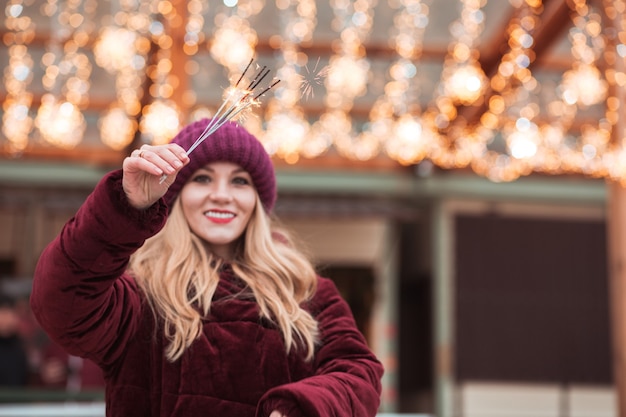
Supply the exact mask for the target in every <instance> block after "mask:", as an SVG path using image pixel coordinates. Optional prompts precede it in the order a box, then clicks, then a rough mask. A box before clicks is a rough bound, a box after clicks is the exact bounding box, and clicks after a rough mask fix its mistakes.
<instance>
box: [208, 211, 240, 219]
mask: <svg viewBox="0 0 626 417" xmlns="http://www.w3.org/2000/svg"><path fill="white" fill-rule="evenodd" d="M204 215H205V216H207V217H208V218H210V219H217V220H230V219H233V218H235V214H234V213H227V212H223V211H207V212H205V213H204Z"/></svg>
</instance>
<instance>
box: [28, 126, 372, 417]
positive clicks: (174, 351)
mask: <svg viewBox="0 0 626 417" xmlns="http://www.w3.org/2000/svg"><path fill="white" fill-rule="evenodd" d="M208 122H209V121H208V120H206V119H204V120H201V121H198V122H195V123H192V124H190V125H189V126H187V127H185V128H184V129H183V130H182V131H181V132H180V133H179V134H178V135H176V137H175V138H174V139H173V140H172V143H170V144H167V145H161V146H148V145H144V146H142V147H141V149H140V150H136V151H133V153H132V154H131V156H130V157H128V158H126V159H125V160H124V163H123V169H122V170H120V171H115V172H112V173H109V174H107V175H106V176H105V177H104V178H103V179H102V180H101V181H100V183H99V184H98V185H97V186H96V188H95V190H94V191H93V193H92V194H91V195H90V196H89V197H88V198H87V199H86V201H85V203H84V204H83V206H82V207H81V208H80V209H79V211H78V212H77V214H76V215H75V216H74V218H73V219H71V220H70V221H69V222H68V223H67V224H66V225H65V227H64V228H63V230H62V231H61V233H60V235H59V236H58V237H57V238H56V239H55V240H54V241H53V242H51V244H50V245H49V246H48V247H47V248H46V249H45V251H44V252H43V254H42V255H41V257H40V259H39V262H38V264H37V268H36V272H35V279H34V284H33V292H32V296H31V305H32V308H33V311H34V313H35V315H36V317H37V319H38V320H39V321H40V323H41V325H42V326H43V327H44V329H45V330H46V331H47V332H48V333H49V334H50V336H51V337H52V338H53V339H54V340H55V341H56V342H58V343H59V344H61V345H62V346H63V347H64V348H65V349H67V351H68V352H69V353H70V354H73V355H76V356H81V357H85V358H89V359H91V360H93V361H95V362H96V363H97V364H99V365H100V367H101V368H102V369H103V372H104V376H105V379H106V409H107V416H116V417H117V416H124V417H126V416H167V417H170V416H185V417H190V416H219V417H247V416H250V417H252V416H256V417H267V416H269V417H300V416H306V417H311V416H328V417H330V416H342V417H343V416H346V417H347V416H351V417H364V416H374V415H375V414H376V411H377V409H378V405H379V398H380V391H381V385H380V379H381V377H382V372H383V369H382V366H381V364H380V362H379V361H378V360H377V359H376V357H375V356H374V355H373V354H372V352H371V351H370V350H369V349H368V347H367V345H366V342H365V340H364V338H363V336H362V335H361V334H360V333H359V331H358V330H357V328H356V325H355V322H354V319H353V318H352V315H351V313H350V309H349V307H348V305H347V304H346V302H345V301H344V300H343V299H342V298H341V297H340V295H339V293H338V291H337V289H336V287H335V286H334V285H333V283H332V281H330V280H328V279H325V278H321V277H318V276H316V274H315V271H314V269H313V267H312V265H311V263H310V262H309V261H308V260H307V258H306V257H305V256H304V255H303V254H302V253H301V252H300V251H298V250H297V248H296V246H295V244H294V243H293V242H292V241H291V240H290V238H289V235H288V234H287V233H285V232H284V231H277V230H276V229H275V227H274V226H273V224H272V220H271V216H270V213H271V211H272V208H273V206H274V203H275V200H276V179H275V174H274V168H273V166H272V163H271V160H270V158H269V156H268V155H267V153H266V152H265V150H264V149H263V146H262V145H261V143H260V142H259V141H258V140H257V139H256V138H255V137H254V136H252V135H251V134H249V133H248V132H247V131H246V130H245V129H244V128H243V127H241V126H238V125H237V124H235V123H232V122H228V123H227V124H225V125H223V126H222V127H220V129H218V130H217V131H216V132H215V133H214V134H213V135H211V136H209V137H208V139H206V140H205V141H204V142H203V143H202V144H201V145H200V146H199V147H198V148H196V149H195V150H194V151H193V153H192V154H191V155H190V157H188V156H187V155H186V153H185V151H184V150H185V149H189V147H190V146H191V144H192V143H193V142H194V141H195V140H196V138H198V137H199V136H200V134H201V133H202V131H203V130H204V129H205V127H206V125H207V123H208ZM163 178H165V181H163V180H162V179H163Z"/></svg>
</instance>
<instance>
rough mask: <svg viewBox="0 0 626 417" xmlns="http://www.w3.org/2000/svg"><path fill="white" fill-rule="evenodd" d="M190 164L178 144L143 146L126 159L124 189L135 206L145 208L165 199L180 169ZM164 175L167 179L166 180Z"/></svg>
mask: <svg viewBox="0 0 626 417" xmlns="http://www.w3.org/2000/svg"><path fill="white" fill-rule="evenodd" d="M187 163H189V157H188V156H187V153H186V152H185V150H184V149H183V148H181V147H180V146H179V145H177V144H175V143H170V144H166V145H156V146H151V145H143V146H142V147H141V148H139V149H136V150H134V151H133V152H132V153H131V154H130V156H128V157H126V158H125V159H124V163H123V164H122V169H123V172H124V174H123V178H122V186H123V187H124V192H125V193H126V197H128V201H129V203H130V205H131V206H133V207H135V208H138V209H145V208H148V207H150V206H151V205H153V204H154V203H155V202H157V201H158V200H159V198H161V197H163V196H164V195H165V193H166V192H167V189H168V188H169V186H170V185H171V184H172V183H173V182H174V180H175V179H176V174H177V173H178V171H180V169H181V168H182V167H183V166H185V165H187ZM163 176H166V177H165V179H164V180H163Z"/></svg>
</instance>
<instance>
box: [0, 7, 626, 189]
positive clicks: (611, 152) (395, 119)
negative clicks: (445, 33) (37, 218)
mask: <svg viewBox="0 0 626 417" xmlns="http://www.w3.org/2000/svg"><path fill="white" fill-rule="evenodd" d="M268 1H269V0H249V1H240V2H238V3H237V2H234V4H233V7H226V6H224V5H217V4H214V3H212V2H209V1H207V0H192V1H189V2H186V3H184V5H183V6H181V4H179V3H177V2H173V1H169V0H161V1H154V0H110V1H108V2H96V1H94V0H47V1H46V2H45V3H44V4H41V5H39V6H38V5H35V4H34V3H33V2H32V1H31V0H9V3H8V4H7V7H6V8H5V9H4V11H5V15H4V27H5V28H6V31H5V33H4V36H3V38H2V40H3V42H4V44H5V46H6V49H7V52H8V54H9V61H8V66H7V67H6V69H5V71H4V74H3V80H2V81H3V84H2V85H3V86H4V90H5V94H4V96H3V102H2V118H3V125H2V137H0V140H2V145H3V149H4V152H5V153H6V154H9V155H21V154H23V153H24V152H27V151H28V149H29V146H33V145H34V144H36V142H37V141H38V140H43V141H45V142H46V143H48V144H52V146H56V147H59V148H62V149H73V148H75V147H76V146H79V144H80V143H81V141H83V140H84V138H85V136H86V135H87V134H88V133H87V131H86V123H87V120H86V117H87V116H86V114H85V111H86V110H87V109H89V108H90V107H89V106H90V105H89V94H90V89H91V87H92V86H91V82H92V70H93V68H94V67H95V66H97V67H98V68H103V69H105V70H106V71H108V72H109V73H110V75H111V76H112V77H114V79H115V100H113V101H112V102H110V103H109V105H107V106H106V108H105V109H102V110H101V111H100V112H99V115H98V122H97V125H98V127H99V131H98V132H99V140H101V141H102V142H103V143H104V144H105V145H106V146H108V147H110V148H112V149H115V150H119V151H122V150H124V149H125V148H126V147H128V146H129V145H130V144H131V142H132V141H133V140H136V139H137V137H138V136H139V137H141V140H142V141H144V142H150V143H162V142H164V141H167V140H169V138H171V137H172V136H173V134H174V133H175V132H176V131H177V130H178V128H179V126H180V125H181V124H183V123H186V122H188V121H189V120H188V119H189V118H193V117H201V116H202V117H204V116H210V115H211V114H213V113H215V110H212V109H211V108H210V106H208V105H207V104H206V103H203V102H200V101H199V100H198V89H197V88H195V86H194V85H192V84H190V81H189V80H187V79H186V78H185V77H188V78H192V77H196V78H197V77H199V76H200V75H201V74H203V72H202V71H203V70H204V67H203V66H204V64H205V63H206V61H203V60H206V59H208V58H207V57H210V59H212V60H213V61H215V63H217V64H219V65H221V66H222V67H223V68H224V71H225V72H226V73H227V74H229V78H230V79H231V81H232V77H234V76H236V74H240V73H241V71H242V70H243V67H244V66H245V65H246V63H247V62H248V60H249V58H250V56H255V54H256V50H257V48H258V46H259V35H258V33H257V31H256V29H255V23H257V22H258V20H257V19H261V17H259V16H260V15H261V14H262V11H263V10H264V8H266V7H267V6H268V4H269V3H268ZM509 3H510V4H511V5H512V6H513V7H514V8H515V9H516V10H517V13H516V14H515V16H514V17H513V18H512V19H510V21H509V25H508V27H507V30H506V33H505V36H506V38H507V47H508V50H507V51H506V52H505V53H503V54H502V56H501V58H500V62H498V63H497V65H496V70H495V72H493V73H490V74H485V72H484V71H483V69H482V68H481V66H480V56H479V54H478V50H479V47H478V45H477V43H478V41H477V40H478V39H479V37H480V35H481V34H482V31H483V30H484V23H485V21H484V19H485V13H484V11H483V9H484V7H485V4H486V0H459V2H458V6H459V8H458V18H457V19H455V20H454V22H453V24H452V25H451V26H450V34H451V36H452V42H451V43H450V45H449V46H448V50H447V54H446V57H445V62H444V66H443V71H442V72H441V79H440V80H424V79H423V74H422V73H421V71H420V69H419V68H420V63H421V59H422V55H421V54H422V46H423V41H424V33H425V30H426V29H428V26H429V25H430V24H432V22H431V19H430V13H431V9H430V7H431V5H430V2H428V1H425V0H393V1H391V2H389V7H391V8H393V9H395V12H394V14H393V19H394V26H393V29H392V30H391V31H390V32H389V40H390V42H389V50H390V51H392V52H393V58H392V59H389V60H388V61H387V68H386V72H385V75H384V78H385V79H384V80H380V82H381V85H382V86H383V87H382V91H383V93H382V94H381V95H380V97H378V99H376V100H374V101H373V104H372V107H371V109H370V111H369V114H367V115H365V116H364V115H362V114H361V115H358V116H357V115H354V114H353V105H354V102H355V100H358V98H359V97H361V96H363V95H364V94H366V91H367V89H368V83H371V82H372V71H373V67H372V65H373V64H374V61H373V58H371V57H370V56H369V55H368V46H367V45H368V43H367V42H368V38H369V36H370V34H371V33H372V30H373V27H374V23H375V22H376V19H377V18H378V17H377V15H376V13H375V10H376V5H377V2H375V1H373V0H358V1H346V0H333V1H332V2H330V7H331V10H332V12H333V13H334V20H333V21H332V22H331V23H330V25H329V30H331V31H333V32H334V33H335V34H336V41H333V42H332V43H331V48H330V49H331V53H329V54H327V55H325V56H320V55H319V54H317V55H313V54H311V55H307V53H305V52H306V50H307V48H309V50H310V48H311V45H315V43H316V42H317V39H315V33H316V32H315V31H316V28H317V27H318V26H319V25H320V22H319V21H318V20H317V17H316V16H317V13H318V11H317V8H316V2H314V1H312V0H307V1H294V0H276V1H275V2H273V7H275V10H276V11H277V14H278V15H277V16H276V18H277V22H278V30H277V32H276V33H277V34H276V35H274V36H272V37H271V38H269V39H268V45H269V47H270V48H271V49H272V54H273V55H274V59H275V60H276V63H277V64H278V65H276V68H277V72H278V76H279V78H280V79H281V80H282V83H281V85H280V86H278V87H277V88H275V89H273V93H274V97H273V98H272V99H269V100H268V101H267V106H265V107H264V108H261V109H258V114H255V115H254V117H246V118H245V120H244V119H242V123H245V124H246V125H247V127H249V128H250V130H252V131H253V132H254V133H255V134H256V135H258V136H259V137H260V138H261V140H262V141H263V142H264V143H265V145H266V147H267V149H268V151H270V152H271V153H272V154H273V155H275V156H276V157H277V158H281V159H284V160H285V161H286V162H287V163H297V162H298V161H299V160H300V158H302V157H303V158H317V157H320V156H322V155H324V154H327V153H335V154H337V155H340V156H341V157H343V158H348V159H354V160H360V161H368V160H372V159H375V158H379V157H381V156H384V157H386V158H390V159H392V160H394V161H397V162H398V163H399V164H401V165H412V164H417V163H419V162H421V161H424V160H428V161H431V162H432V163H433V164H435V165H437V166H439V167H442V168H444V169H456V168H464V169H472V170H473V171H474V172H476V173H478V174H479V175H483V176H486V177H488V178H490V179H492V180H494V181H510V180H514V179H516V178H518V177H520V176H523V175H529V174H531V173H533V172H540V173H548V174H568V173H573V174H584V175H589V176H593V177H604V178H611V179H616V180H620V181H624V182H625V183H626V180H624V178H626V153H625V152H624V149H623V144H622V142H623V139H624V136H625V135H626V132H621V131H617V129H618V127H617V126H618V123H617V121H618V120H619V118H620V117H621V116H620V115H621V114H622V113H623V111H622V109H621V106H623V104H622V103H621V99H620V97H619V94H618V93H617V92H618V91H620V90H621V89H623V88H624V86H625V85H626V72H625V70H624V59H626V25H625V23H624V19H625V18H624V11H625V8H626V6H625V3H624V1H623V0H618V1H609V0H603V2H602V4H601V5H598V4H597V3H593V4H591V3H590V2H586V1H585V0H572V1H571V2H569V3H568V4H569V5H570V7H571V13H572V26H571V29H570V31H569V33H568V38H569V42H570V44H571V55H572V57H573V64H572V66H571V68H569V69H567V70H565V71H563V72H562V74H561V75H560V78H559V79H558V80H556V84H555V85H554V86H553V87H554V88H550V85H549V82H551V81H546V80H538V79H537V77H536V74H535V72H534V70H533V64H534V62H535V58H536V57H535V53H534V50H535V48H536V46H537V45H536V39H535V30H536V27H537V26H538V25H539V23H540V22H541V20H542V18H543V13H544V12H545V8H546V7H545V5H544V4H543V2H542V1H540V0H510V2H509ZM235 5H236V6H235ZM432 7H434V6H432ZM34 14H38V21H43V20H45V19H48V22H49V23H48V26H47V27H46V28H41V27H38V26H37V25H36V24H35V20H36V19H33V16H34ZM96 16H97V17H96ZM210 16H211V17H210ZM96 28H98V29H99V30H97V29H96ZM173 33H178V34H179V35H174V34H173ZM181 33H182V35H181ZM44 34H47V35H44ZM177 36H178V37H177ZM34 39H45V53H43V55H41V56H37V58H34V55H33V50H34V49H33V46H32V43H33V40H34ZM40 42H41V41H40ZM266 52H267V51H266ZM181 54H182V55H181ZM201 56H202V58H201ZM378 65H380V64H379V63H378ZM181 66H183V67H184V71H183V73H181V72H179V71H177V70H178V69H179V67H181ZM38 67H41V68H43V69H44V71H43V74H42V76H41V78H40V79H38V78H35V74H36V73H37V71H36V70H37V68H38ZM181 74H183V75H181ZM433 81H436V82H437V86H436V88H434V93H433V96H432V97H426V98H425V97H424V94H425V91H424V89H422V88H421V86H422V85H423V84H424V83H425V82H426V83H428V82H430V83H432V82H433ZM34 84H37V85H41V86H42V87H43V88H44V89H45V94H40V96H39V97H37V96H36V94H35V93H34V87H33V85H34ZM313 87H315V88H313ZM215 88H216V89H217V88H222V87H219V86H216V87H215ZM319 89H322V90H323V92H324V94H323V111H321V112H319V113H307V111H306V110H305V108H304V106H302V103H303V102H305V101H306V100H308V99H309V97H310V94H312V92H313V91H314V90H317V91H319ZM424 102H427V103H428V104H427V105H423V104H422V105H420V103H424ZM470 107H472V108H473V109H478V110H476V111H480V114H477V115H476V117H474V118H473V119H469V118H467V119H466V115H465V114H463V113H462V112H461V110H466V109H467V108H470ZM595 108H601V109H602V110H601V112H602V116H601V117H599V118H597V119H596V120H595V121H593V120H592V119H589V118H587V119H585V122H584V123H581V122H580V121H579V120H580V115H581V114H583V113H584V112H587V111H590V109H591V110H593V109H595ZM92 113H93V111H92ZM285 131H289V132H292V133H293V134H291V135H284V134H283V132H285ZM286 136H289V137H286Z"/></svg>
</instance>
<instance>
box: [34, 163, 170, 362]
mask: <svg viewBox="0 0 626 417" xmlns="http://www.w3.org/2000/svg"><path fill="white" fill-rule="evenodd" d="M121 177H122V174H121V171H114V172H112V173H109V174H107V175H106V176H105V177H104V178H103V179H102V180H101V181H100V182H99V183H98V185H97V186H96V188H95V189H94V191H93V192H92V193H91V194H90V195H89V196H88V197H87V199H86V200H85V202H84V203H83V205H82V206H81V207H80V209H79V210H78V211H77V213H76V214H75V216H74V217H73V218H72V219H70V220H69V221H68V222H67V223H66V224H65V226H64V227H63V229H62V231H61V232H60V234H59V235H58V236H57V237H56V238H55V239H54V240H53V241H52V242H51V243H50V244H49V245H48V246H47V247H46V248H45V249H44V251H43V252H42V254H41V256H40V257H39V260H38V262H37V266H36V268H35V274H34V278H33V289H32V293H31V298H30V303H31V307H32V311H33V313H34V315H35V317H36V318H37V320H38V322H39V323H40V325H41V326H42V328H43V329H44V330H45V331H46V332H47V333H48V335H49V336H50V337H51V338H52V339H53V340H54V341H55V342H57V343H58V344H59V345H61V346H62V347H63V348H64V349H65V350H66V351H67V352H68V353H71V354H73V355H75V356H81V357H86V358H89V359H91V360H93V361H94V362H96V363H98V364H99V365H101V366H106V365H107V364H111V363H113V362H114V361H115V359H117V358H119V357H120V355H121V354H122V352H123V350H124V346H125V344H126V342H127V341H128V340H129V339H130V338H131V337H132V335H133V332H134V330H135V327H136V321H137V319H138V317H139V314H138V313H139V309H140V308H141V300H140V298H139V294H138V292H137V288H136V286H135V282H134V280H133V279H131V278H130V277H128V276H127V275H124V271H125V269H126V266H127V264H128V260H129V258H130V255H131V254H132V253H133V252H134V251H135V250H137V248H139V247H140V246H141V245H142V244H143V242H144V241H145V239H146V238H147V237H149V236H152V235H153V234H155V233H156V232H157V231H158V230H160V228H161V227H162V226H163V224H164V222H165V218H166V216H167V208H166V207H165V205H164V203H163V202H159V203H157V204H155V205H153V206H152V207H150V208H149V209H147V210H143V211H141V210H136V209H134V208H133V207H132V206H130V205H129V204H128V201H127V199H126V196H125V194H124V191H123V189H122V182H121Z"/></svg>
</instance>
